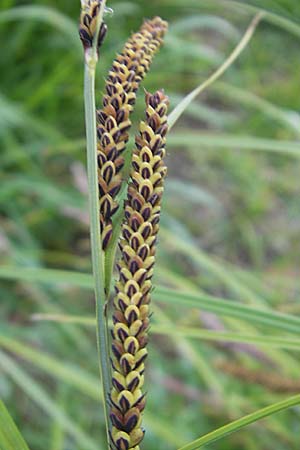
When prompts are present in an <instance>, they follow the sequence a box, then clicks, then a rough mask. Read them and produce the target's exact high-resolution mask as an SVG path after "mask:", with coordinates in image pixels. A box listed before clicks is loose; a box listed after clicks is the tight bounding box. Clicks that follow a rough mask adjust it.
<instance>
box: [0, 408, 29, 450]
mask: <svg viewBox="0 0 300 450" xmlns="http://www.w3.org/2000/svg"><path fill="white" fill-rule="evenodd" d="M0 449H1V450H29V447H28V446H27V444H26V442H25V441H24V439H23V437H22V435H21V433H20V432H19V430H18V428H17V426H16V424H15V423H14V421H13V419H12V418H11V416H10V414H9V412H8V411H7V409H6V406H5V405H4V403H3V402H2V400H0Z"/></svg>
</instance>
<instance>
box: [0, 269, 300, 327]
mask: <svg viewBox="0 0 300 450" xmlns="http://www.w3.org/2000/svg"><path fill="white" fill-rule="evenodd" d="M0 278H4V279H12V280H26V281H35V282H45V283H47V284H50V285H57V284H63V285H70V286H77V287H81V288H84V289H92V288H93V279H92V276H91V275H89V274H84V273H79V272H70V271H63V270H52V269H28V268H21V267H9V266H2V267H0ZM153 298H154V300H156V301H161V302H164V303H170V304H172V305H182V306H184V307H188V308H199V309H203V310H204V311H209V312H213V313H215V314H218V315H220V316H229V317H234V318H237V319H241V320H244V321H245V322H251V323H254V324H256V325H258V324H260V325H266V326H270V327H274V328H275V329H277V330H280V331H286V332H289V333H295V334H299V332H300V317H297V316H292V315H289V314H283V313H279V312H275V311H271V310H268V309H260V308H256V307H253V306H248V305H244V304H241V303H238V302H237V301H234V300H225V299H223V298H218V297H214V296H211V295H205V294H193V293H186V292H178V291H175V290H172V289H168V288H164V287H156V288H155V290H154V292H153Z"/></svg>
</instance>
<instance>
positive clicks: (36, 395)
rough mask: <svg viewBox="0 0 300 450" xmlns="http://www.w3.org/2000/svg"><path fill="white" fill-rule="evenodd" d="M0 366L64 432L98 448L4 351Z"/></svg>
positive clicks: (90, 449) (90, 448) (93, 449)
mask: <svg viewBox="0 0 300 450" xmlns="http://www.w3.org/2000/svg"><path fill="white" fill-rule="evenodd" d="M0 366H1V368H2V370H3V371H4V372H6V373H7V374H8V375H9V376H10V377H11V379H12V380H13V381H14V382H15V383H16V384H17V385H18V386H19V387H20V388H21V389H22V390H24V392H25V393H26V394H27V395H28V396H29V397H30V398H31V400H33V401H34V403H36V404H37V405H38V406H39V407H40V408H41V409H42V410H43V411H44V412H45V413H46V414H47V415H49V416H50V417H52V418H53V419H56V420H59V421H60V423H61V424H62V426H63V427H64V429H65V430H66V432H67V433H68V434H69V435H70V436H71V437H72V438H73V439H75V441H76V442H77V443H78V445H79V446H80V447H82V448H84V449H87V450H98V449H99V445H98V444H96V442H94V441H93V440H92V439H91V438H90V437H89V436H88V435H87V434H86V433H85V432H83V431H82V430H81V429H80V428H79V426H78V425H76V424H75V422H73V420H71V419H70V418H69V417H68V416H67V415H66V413H65V412H64V411H63V410H62V409H61V408H60V407H59V406H58V405H57V404H56V403H55V402H54V401H53V400H52V399H51V397H50V396H49V395H48V394H47V393H46V391H45V390H44V389H43V388H42V387H41V386H40V385H39V384H38V383H37V382H36V381H35V380H34V379H33V378H32V377H31V376H30V375H28V374H27V373H26V372H25V371H24V370H23V369H21V368H20V366H19V365H18V364H17V363H16V362H15V361H13V359H12V358H11V357H9V356H8V355H7V354H6V353H4V352H2V351H0Z"/></svg>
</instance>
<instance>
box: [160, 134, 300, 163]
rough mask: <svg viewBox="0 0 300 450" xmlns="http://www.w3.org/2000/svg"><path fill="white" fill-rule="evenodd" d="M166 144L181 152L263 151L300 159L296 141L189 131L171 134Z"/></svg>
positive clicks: (299, 150) (298, 146)
mask: <svg viewBox="0 0 300 450" xmlns="http://www.w3.org/2000/svg"><path fill="white" fill-rule="evenodd" d="M168 143H169V145H170V146H173V147H179V148H180V149H181V150H182V148H184V147H192V148H193V149H194V150H196V151H200V149H202V148H203V147H212V148H231V149H233V150H251V151H263V152H270V153H274V154H276V153H278V154H284V155H287V156H294V157H297V158H299V157H300V145H299V142H297V141H288V140H286V141H283V140H275V139H266V138H257V137H252V136H244V135H241V136H236V135H231V134H223V133H222V134H221V133H220V134H209V133H195V132H191V131H190V130H189V131H188V132H184V131H183V132H181V133H171V134H170V136H169V140H168Z"/></svg>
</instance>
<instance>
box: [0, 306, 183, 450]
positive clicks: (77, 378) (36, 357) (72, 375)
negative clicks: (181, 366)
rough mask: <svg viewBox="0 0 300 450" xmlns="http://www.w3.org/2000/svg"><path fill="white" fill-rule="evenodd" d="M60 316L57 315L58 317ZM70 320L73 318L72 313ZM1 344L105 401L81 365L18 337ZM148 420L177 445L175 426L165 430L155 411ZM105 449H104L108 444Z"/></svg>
mask: <svg viewBox="0 0 300 450" xmlns="http://www.w3.org/2000/svg"><path fill="white" fill-rule="evenodd" d="M59 316H60V315H57V317H59ZM62 317H64V316H62ZM70 320H73V318H72V317H71V316H70ZM82 324H84V318H83V320H82ZM89 324H90V325H92V326H95V318H91V319H90V321H89ZM0 347H2V348H3V349H5V350H7V351H9V352H12V353H13V354H14V355H16V356H17V357H19V358H22V359H24V360H25V361H27V362H28V363H30V364H33V365H34V366H35V367H37V368H39V369H41V370H42V371H43V372H45V373H47V374H48V375H50V376H51V377H53V378H54V379H55V380H58V381H59V382H60V383H66V385H68V386H71V387H72V388H75V389H77V390H78V392H81V393H82V394H84V395H86V396H87V397H89V398H90V399H92V401H96V402H97V401H99V400H103V397H102V395H101V389H100V386H99V380H98V378H97V377H96V376H93V375H91V374H90V373H89V372H88V371H86V370H84V369H82V368H80V367H79V366H77V365H76V366H75V365H73V364H72V365H71V364H68V363H67V362H66V361H60V360H58V359H56V358H54V357H53V356H50V355H46V354H45V353H44V352H42V351H39V350H36V349H33V348H30V347H29V345H28V344H27V343H24V342H19V341H17V340H16V339H12V338H10V337H8V336H4V335H0ZM1 354H2V352H0V364H1ZM17 375H18V373H17ZM21 387H22V385H21ZM33 400H34V398H33ZM50 415H51V417H53V418H54V419H55V420H59V421H60V424H61V425H62V428H63V429H64V430H65V431H68V428H67V427H66V426H65V422H63V421H61V420H60V416H59V415H57V414H54V415H53V414H50ZM147 423H148V425H149V428H150V429H151V431H152V432H153V433H155V434H156V435H157V437H161V436H162V437H163V439H165V440H166V442H168V443H170V444H172V445H175V443H174V438H172V428H171V426H169V425H168V424H167V423H165V424H164V428H165V429H162V425H161V421H159V422H157V420H156V417H155V416H154V415H153V413H151V411H147ZM69 434H70V433H69ZM179 440H180V441H181V442H182V443H184V436H180V438H179ZM78 442H79V441H78ZM177 442H178V441H177ZM84 448H85V447H84ZM86 448H88V447H86ZM102 448H103V449H104V446H103V447H102ZM1 450H2V449H1Z"/></svg>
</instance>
